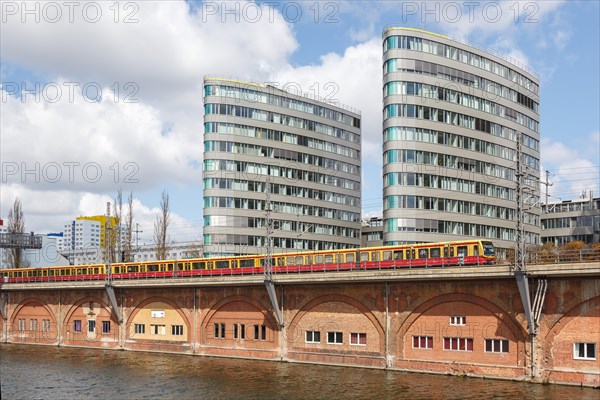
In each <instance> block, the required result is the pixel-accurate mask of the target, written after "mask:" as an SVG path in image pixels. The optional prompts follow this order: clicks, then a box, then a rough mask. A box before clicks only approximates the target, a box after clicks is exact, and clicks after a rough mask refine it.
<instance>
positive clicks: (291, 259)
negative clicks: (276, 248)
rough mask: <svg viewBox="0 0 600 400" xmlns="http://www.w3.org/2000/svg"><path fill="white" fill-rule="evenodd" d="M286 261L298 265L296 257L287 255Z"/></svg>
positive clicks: (288, 263)
mask: <svg viewBox="0 0 600 400" xmlns="http://www.w3.org/2000/svg"><path fill="white" fill-rule="evenodd" d="M285 262H286V263H287V265H296V260H295V259H294V257H287V258H286V259H285Z"/></svg>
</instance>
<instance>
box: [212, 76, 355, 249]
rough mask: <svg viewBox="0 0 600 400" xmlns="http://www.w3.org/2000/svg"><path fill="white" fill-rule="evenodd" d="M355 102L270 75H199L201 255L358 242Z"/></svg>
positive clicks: (338, 246) (349, 245)
mask: <svg viewBox="0 0 600 400" xmlns="http://www.w3.org/2000/svg"><path fill="white" fill-rule="evenodd" d="M360 126H361V117H360V114H359V112H358V111H353V110H350V109H349V108H347V107H344V106H341V105H333V104H329V103H326V102H323V101H319V100H315V99H313V98H310V97H307V96H301V95H297V94H292V93H289V92H287V91H284V90H281V89H278V88H275V87H273V86H270V85H261V84H256V83H250V82H240V81H235V80H231V79H224V78H210V77H206V78H205V79H204V176H203V180H204V232H203V233H204V245H205V252H206V253H207V254H208V255H225V254H228V255H229V254H259V253H264V252H265V250H266V246H267V240H266V237H267V224H266V193H267V185H266V182H267V176H269V177H270V181H271V185H270V201H271V213H270V214H271V218H272V222H273V225H272V229H273V233H272V235H271V237H272V239H273V247H274V251H275V252H282V251H287V250H290V249H293V250H302V251H306V250H328V249H341V248H353V247H358V246H360V241H361V239H360V213H361V209H360V203H361V202H360V199H361V128H360Z"/></svg>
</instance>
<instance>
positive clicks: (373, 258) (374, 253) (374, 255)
mask: <svg viewBox="0 0 600 400" xmlns="http://www.w3.org/2000/svg"><path fill="white" fill-rule="evenodd" d="M371 261H379V252H378V251H372V252H371Z"/></svg>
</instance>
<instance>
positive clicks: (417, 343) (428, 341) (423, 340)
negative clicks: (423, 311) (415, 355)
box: [413, 336, 433, 349]
mask: <svg viewBox="0 0 600 400" xmlns="http://www.w3.org/2000/svg"><path fill="white" fill-rule="evenodd" d="M413 349H433V336H413Z"/></svg>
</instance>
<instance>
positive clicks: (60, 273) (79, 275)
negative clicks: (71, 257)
mask: <svg viewBox="0 0 600 400" xmlns="http://www.w3.org/2000/svg"><path fill="white" fill-rule="evenodd" d="M105 274H106V271H105V266H104V265H103V264H93V265H69V266H63V267H43V268H19V269H3V270H0V281H2V282H4V283H29V282H46V281H47V282H63V281H89V280H103V279H105V276H106V275H105Z"/></svg>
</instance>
